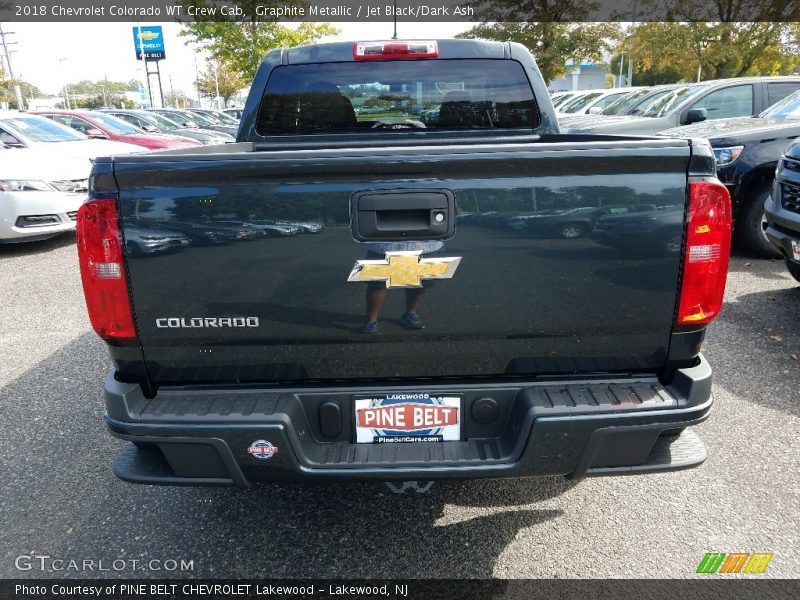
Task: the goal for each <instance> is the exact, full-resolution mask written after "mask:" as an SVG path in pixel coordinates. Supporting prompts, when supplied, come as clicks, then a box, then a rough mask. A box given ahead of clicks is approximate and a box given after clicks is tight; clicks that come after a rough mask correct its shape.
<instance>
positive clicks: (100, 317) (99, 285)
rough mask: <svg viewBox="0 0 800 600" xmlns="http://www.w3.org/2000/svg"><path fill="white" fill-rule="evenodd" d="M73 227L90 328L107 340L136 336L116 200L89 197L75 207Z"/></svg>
mask: <svg viewBox="0 0 800 600" xmlns="http://www.w3.org/2000/svg"><path fill="white" fill-rule="evenodd" d="M76 227H77V232H78V260H79V262H80V268H81V279H82V280H83V293H84V295H85V296H86V307H87V309H88V310H89V320H90V321H91V322H92V327H93V328H94V330H95V331H96V332H97V334H98V335H99V336H100V337H101V338H103V339H104V340H106V341H114V340H121V339H131V338H135V337H136V330H135V329H134V326H133V316H132V313H131V302H130V297H129V296H128V285H127V283H126V281H125V268H124V265H123V264H122V240H121V237H120V231H119V222H118V219H117V202H116V200H114V199H110V198H98V199H89V200H88V201H87V202H86V203H85V204H84V205H83V206H81V208H80V209H79V210H78V223H77V225H76Z"/></svg>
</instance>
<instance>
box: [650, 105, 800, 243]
mask: <svg viewBox="0 0 800 600" xmlns="http://www.w3.org/2000/svg"><path fill="white" fill-rule="evenodd" d="M660 135H666V136H670V137H681V138H705V139H707V140H708V141H709V142H710V143H711V146H712V148H713V149H714V155H715V157H716V160H717V177H719V179H720V181H722V183H724V184H725V186H726V187H727V188H728V191H730V193H731V201H732V202H733V215H734V217H735V218H736V225H735V227H734V230H733V234H734V236H735V237H736V241H737V242H738V244H739V245H740V246H741V247H743V248H745V249H747V250H748V251H749V252H750V253H752V254H754V255H756V256H762V257H764V258H778V257H780V255H779V254H777V253H776V252H775V249H774V248H773V246H772V244H770V242H769V239H768V238H767V236H766V234H765V231H764V228H765V226H766V221H765V219H764V207H765V205H766V202H767V201H768V199H769V196H770V192H771V190H772V183H773V181H774V179H775V168H776V167H777V166H778V162H779V161H780V159H781V155H782V154H783V151H784V149H785V148H786V144H788V143H790V142H791V141H792V140H794V139H795V138H797V137H798V136H800V90H798V91H796V92H794V93H793V94H790V95H788V96H786V97H785V98H784V99H783V100H780V101H778V102H776V103H775V104H773V105H772V106H770V107H769V108H768V109H767V110H765V111H764V112H762V113H761V114H759V115H757V116H755V117H737V118H731V119H719V120H716V121H707V122H703V123H697V124H695V125H688V126H686V127H677V128H674V129H669V130H667V131H663V132H661V134H660Z"/></svg>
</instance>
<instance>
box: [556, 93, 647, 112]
mask: <svg viewBox="0 0 800 600" xmlns="http://www.w3.org/2000/svg"><path fill="white" fill-rule="evenodd" d="M632 91H635V92H638V91H639V90H638V88H610V89H605V90H595V91H592V92H590V93H588V94H586V95H584V96H579V97H578V98H576V99H574V100H570V101H568V102H565V103H564V104H562V105H561V106H560V107H559V108H558V109H556V113H557V114H559V116H560V115H561V114H564V115H595V114H599V113H600V112H601V111H602V110H603V109H604V108H606V107H607V106H609V105H610V104H612V103H613V102H615V101H617V100H619V99H620V98H624V97H626V96H628V95H630V94H631V92H632Z"/></svg>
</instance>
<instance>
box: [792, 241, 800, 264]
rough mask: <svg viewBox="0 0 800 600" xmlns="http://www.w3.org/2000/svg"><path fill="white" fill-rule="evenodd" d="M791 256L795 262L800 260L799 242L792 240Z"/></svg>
mask: <svg viewBox="0 0 800 600" xmlns="http://www.w3.org/2000/svg"><path fill="white" fill-rule="evenodd" d="M792 254H793V255H794V259H795V260H800V242H797V241H794V240H792Z"/></svg>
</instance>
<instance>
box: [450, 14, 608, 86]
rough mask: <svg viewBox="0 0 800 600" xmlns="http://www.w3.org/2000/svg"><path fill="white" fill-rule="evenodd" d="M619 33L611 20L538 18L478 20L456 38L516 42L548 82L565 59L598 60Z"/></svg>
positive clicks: (561, 71) (561, 70) (561, 68)
mask: <svg viewBox="0 0 800 600" xmlns="http://www.w3.org/2000/svg"><path fill="white" fill-rule="evenodd" d="M619 34H620V29H619V26H618V25H617V24H615V23H579V24H575V23H556V22H548V21H541V22H496V23H482V24H480V25H478V26H476V27H473V28H472V29H470V30H469V31H466V32H464V33H462V34H459V35H458V37H460V38H480V39H485V40H498V41H512V42H519V43H520V44H523V45H524V46H525V47H526V48H528V50H530V51H531V52H532V53H533V56H534V58H535V59H536V64H537V65H538V66H539V70H540V71H541V72H542V76H543V77H544V79H545V81H551V80H553V79H555V78H557V77H560V76H562V75H564V74H565V73H566V72H567V66H566V63H567V61H568V60H572V61H573V62H574V63H580V62H581V61H583V60H594V61H600V60H602V59H603V56H604V54H605V53H607V52H608V51H610V50H611V49H612V48H613V46H614V42H615V41H616V40H617V39H618V37H619Z"/></svg>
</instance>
